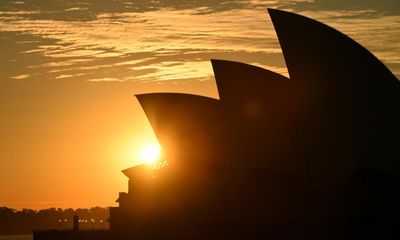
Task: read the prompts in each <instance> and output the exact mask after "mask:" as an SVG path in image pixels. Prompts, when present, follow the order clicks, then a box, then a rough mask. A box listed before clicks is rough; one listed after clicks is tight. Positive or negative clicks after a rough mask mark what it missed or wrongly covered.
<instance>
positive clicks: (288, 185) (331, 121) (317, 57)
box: [81, 9, 400, 239]
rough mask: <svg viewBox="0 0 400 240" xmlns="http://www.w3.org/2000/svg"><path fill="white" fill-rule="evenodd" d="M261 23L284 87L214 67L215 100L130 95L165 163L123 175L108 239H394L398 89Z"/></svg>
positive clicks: (341, 43)
mask: <svg viewBox="0 0 400 240" xmlns="http://www.w3.org/2000/svg"><path fill="white" fill-rule="evenodd" d="M269 13H270V16H271V18H272V21H273V23H274V26H275V28H276V31H277V34H278V38H279V41H280V43H281V46H282V50H283V54H284V56H285V60H286V65H287V66H288V70H289V75H290V79H289V78H286V77H284V76H281V75H279V74H276V73H273V72H271V71H268V70H265V69H262V68H258V67H254V66H250V65H247V64H243V63H236V62H231V61H224V60H212V65H213V69H214V73H215V78H216V82H217V86H218V91H219V93H220V99H219V100H218V99H212V98H207V97H202V96H196V95H190V94H180V93H153V94H143V95H138V96H137V98H138V100H139V102H140V104H141V106H142V108H143V110H144V112H145V113H146V115H147V117H148V119H149V121H150V123H151V125H152V127H153V129H154V131H155V133H156V136H157V138H158V140H159V142H160V144H161V145H162V146H163V151H164V152H163V155H164V158H163V159H162V160H161V161H160V162H158V163H157V164H156V165H154V166H153V165H146V164H144V165H140V166H136V167H133V168H129V169H126V170H123V173H124V174H125V175H126V176H127V177H128V179H129V187H128V192H127V193H120V194H119V198H118V200H117V202H118V203H119V207H115V208H111V209H110V227H111V230H110V231H109V232H108V233H107V234H109V236H110V237H112V239H129V238H139V239H155V238H157V239H160V238H161V239H189V238H190V239H268V238H269V239H277V238H278V239H343V238H352V239H354V238H371V237H373V238H376V239H378V238H379V239H382V238H388V237H391V238H393V235H394V234H398V233H397V227H398V226H399V224H400V196H399V194H398V193H397V188H398V187H399V186H400V177H399V175H400V162H399V159H400V151H399V150H398V149H399V146H400V138H399V136H400V124H399V123H400V111H399V110H398V106H399V105H400V82H399V81H398V80H397V79H396V78H395V77H394V75H393V74H392V73H391V72H390V71H389V70H388V69H387V68H386V67H385V66H384V65H383V64H382V63H381V62H379V60H377V59H376V58H375V57H374V56H373V55H372V54H371V53H369V52H368V51H367V50H366V49H365V48H363V47H361V46H360V45H359V44H357V43H356V42H354V41H353V40H351V39H350V38H348V37H347V36H345V35H343V34H341V33H340V32H338V31H336V30H334V29H332V28H330V27H328V26H326V25H324V24H321V23H319V22H316V21H314V20H312V19H309V18H306V17H303V16H299V15H296V14H293V13H287V12H284V11H280V10H271V9H270V10H269ZM166 163H168V165H167V164H166ZM81 239H83V238H81Z"/></svg>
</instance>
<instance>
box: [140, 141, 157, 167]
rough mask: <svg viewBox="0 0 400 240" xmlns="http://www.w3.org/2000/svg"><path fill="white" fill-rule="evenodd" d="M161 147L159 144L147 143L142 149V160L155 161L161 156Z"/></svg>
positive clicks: (145, 161) (146, 161)
mask: <svg viewBox="0 0 400 240" xmlns="http://www.w3.org/2000/svg"><path fill="white" fill-rule="evenodd" d="M160 153H161V148H160V147H159V146H157V145H153V144H151V145H147V146H146V147H144V148H143V150H142V155H141V156H142V161H143V162H144V163H154V162H156V161H157V160H158V158H159V157H160Z"/></svg>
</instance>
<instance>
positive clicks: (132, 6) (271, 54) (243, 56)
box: [0, 0, 400, 209]
mask: <svg viewBox="0 0 400 240" xmlns="http://www.w3.org/2000/svg"><path fill="white" fill-rule="evenodd" d="M267 8H279V9H283V10H288V11H292V12H296V13H299V14H302V15H305V16H308V17H312V18H314V19H316V20H319V21H321V22H323V23H326V24H328V25H330V26H332V27H335V28H336V29H338V30H340V31H342V32H343V33H345V34H347V35H349V36H350V37H352V38H353V39H355V40H356V41H358V42H359V43H361V44H362V45H363V46H365V47H366V48H367V49H369V50H370V51H371V52H372V53H373V54H374V55H375V56H377V57H378V58H379V59H380V60H382V61H383V62H384V63H385V64H386V66H387V67H388V68H389V69H390V70H391V71H392V72H393V73H394V74H395V75H396V76H397V78H400V1H398V0H348V1H335V0H284V1H262V0H248V1H246V0H243V1H239V0H231V1H223V0H198V1H180V0H159V1H147V0H113V1H111V0H110V1H105V0H80V1H66V0H13V1H9V0H2V1H1V2H0V99H1V101H0V133H1V138H0V206H8V207H14V208H34V209H40V208H47V207H62V208H66V207H72V208H78V207H92V206H113V205H115V200H116V198H117V196H118V192H121V191H126V190H127V179H126V177H125V176H124V175H123V174H122V173H121V170H122V169H125V168H128V167H131V166H133V165H136V164H139V163H140V162H141V149H143V148H144V147H145V146H147V145H148V144H152V143H156V138H155V136H154V133H153V132H152V130H151V127H150V124H149V123H148V121H147V119H146V117H145V115H144V112H143V111H142V109H141V108H140V105H139V103H138V101H137V100H136V98H135V97H134V95H135V94H140V93H147V92H187V93H195V94H200V95H205V96H210V97H214V98H218V93H217V89H216V85H215V82H214V78H213V73H212V67H211V63H210V59H211V58H216V59H228V60H235V61H241V62H246V63H249V64H254V65H257V66H261V67H264V68H267V69H270V70H273V71H276V72H278V73H281V74H284V75H286V76H287V70H286V65H285V63H284V59H283V55H282V52H281V49H280V46H279V43H278V40H277V37H276V34H275V31H274V28H273V26H272V23H271V20H270V18H269V16H268V14H267ZM238 94H240V93H238Z"/></svg>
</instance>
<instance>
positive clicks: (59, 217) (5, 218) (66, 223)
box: [0, 207, 109, 235]
mask: <svg viewBox="0 0 400 240" xmlns="http://www.w3.org/2000/svg"><path fill="white" fill-rule="evenodd" d="M75 214H76V215H78V216H79V227H80V228H81V229H95V228H96V229H97V228H108V227H109V223H108V221H107V220H108V217H109V209H108V208H102V207H92V208H88V209H86V208H78V209H75V210H74V209H72V208H67V209H61V208H48V209H42V210H32V209H21V210H16V209H13V208H8V207H0V235H24V234H32V231H33V230H50V229H60V230H65V229H72V225H73V216H74V215H75Z"/></svg>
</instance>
